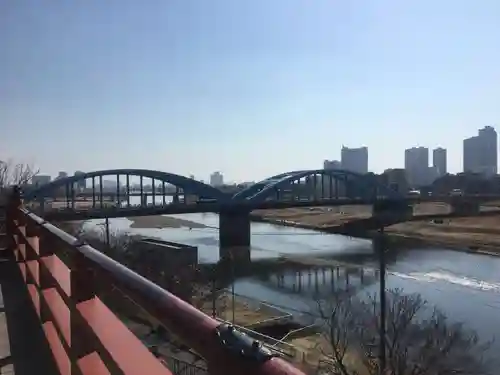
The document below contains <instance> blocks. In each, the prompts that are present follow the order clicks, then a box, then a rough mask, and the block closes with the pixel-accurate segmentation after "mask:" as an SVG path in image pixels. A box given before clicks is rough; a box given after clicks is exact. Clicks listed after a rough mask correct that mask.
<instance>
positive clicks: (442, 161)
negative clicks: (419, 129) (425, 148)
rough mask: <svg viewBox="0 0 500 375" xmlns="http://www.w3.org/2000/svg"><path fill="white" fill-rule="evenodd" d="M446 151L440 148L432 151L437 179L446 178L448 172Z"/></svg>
mask: <svg viewBox="0 0 500 375" xmlns="http://www.w3.org/2000/svg"><path fill="white" fill-rule="evenodd" d="M446 165H447V158H446V149H444V148H442V147H438V148H436V149H434V150H433V151H432V166H433V167H434V169H435V171H436V175H437V177H441V176H444V175H445V174H446V173H448V171H447V167H446Z"/></svg>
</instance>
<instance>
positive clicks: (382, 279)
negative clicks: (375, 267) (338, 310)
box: [378, 227, 387, 375]
mask: <svg viewBox="0 0 500 375" xmlns="http://www.w3.org/2000/svg"><path fill="white" fill-rule="evenodd" d="M384 242H385V238H384V227H381V228H380V229H379V241H378V247H379V249H378V251H379V267H380V274H379V277H380V279H379V286H380V290H379V293H380V332H379V339H380V342H379V345H380V347H379V374H380V375H384V374H385V368H386V356H385V336H386V309H387V306H386V298H385V269H386V263H385V246H384Z"/></svg>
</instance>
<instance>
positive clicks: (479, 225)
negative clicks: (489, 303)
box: [254, 202, 500, 254]
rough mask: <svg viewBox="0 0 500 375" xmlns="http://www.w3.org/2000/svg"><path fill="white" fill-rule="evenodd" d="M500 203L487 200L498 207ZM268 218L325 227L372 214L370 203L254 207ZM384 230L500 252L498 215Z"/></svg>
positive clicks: (428, 206) (441, 208)
mask: <svg viewBox="0 0 500 375" xmlns="http://www.w3.org/2000/svg"><path fill="white" fill-rule="evenodd" d="M495 205H499V206H500V203H498V202H496V203H490V204H489V206H490V207H497V206H495ZM448 212H450V207H449V206H448V205H447V204H444V203H423V204H420V205H417V206H416V207H415V209H414V213H415V214H417V215H418V214H421V215H425V214H439V213H448ZM254 214H255V215H258V216H261V217H262V218H264V219H267V220H283V221H288V222H295V223H297V224H300V225H306V226H308V227H310V228H317V229H323V230H328V229H329V228H333V227H335V226H338V225H341V224H343V223H344V222H347V221H350V220H356V219H362V218H368V217H370V216H371V207H370V206H342V207H335V208H328V207H318V208H293V209H286V210H262V211H254ZM386 232H387V233H389V234H391V235H392V236H394V237H399V238H405V239H413V240H418V241H422V242H426V243H428V244H440V245H445V246H453V247H459V248H465V249H469V250H472V251H481V252H483V253H484V252H486V253H494V254H498V253H500V249H499V248H500V216H498V217H491V216H490V217H469V218H457V219H451V220H445V221H444V222H443V223H442V224H435V223H432V222H430V221H414V222H406V223H401V224H397V225H393V226H391V227H388V228H387V229H386Z"/></svg>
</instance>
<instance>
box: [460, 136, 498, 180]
mask: <svg viewBox="0 0 500 375" xmlns="http://www.w3.org/2000/svg"><path fill="white" fill-rule="evenodd" d="M463 147H464V150H463V155H464V156H463V157H464V160H463V170H464V172H469V173H479V174H482V175H484V176H487V177H490V176H494V175H496V174H497V172H498V160H497V159H498V140H497V132H496V131H495V129H494V128H493V127H491V126H485V127H484V128H482V129H479V131H478V135H476V136H474V137H470V138H467V139H464V143H463Z"/></svg>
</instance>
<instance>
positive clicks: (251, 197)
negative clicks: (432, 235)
mask: <svg viewBox="0 0 500 375" xmlns="http://www.w3.org/2000/svg"><path fill="white" fill-rule="evenodd" d="M314 175H324V176H330V177H332V178H334V179H336V180H341V179H343V178H346V177H347V178H348V177H351V178H353V179H354V180H357V183H358V184H360V185H361V187H363V188H366V189H375V191H377V192H378V194H381V195H386V196H387V197H388V198H391V199H398V200H399V199H404V198H405V197H404V196H403V195H402V194H400V193H398V192H397V191H395V190H392V189H390V188H389V187H387V186H385V185H382V184H381V183H379V182H377V181H368V180H367V179H366V176H365V175H362V174H359V173H355V172H351V171H347V170H342V169H315V170H306V171H297V172H289V173H283V174H281V175H278V176H283V177H281V178H278V179H274V178H269V179H266V180H264V181H262V182H263V183H265V182H266V181H270V182H269V183H267V184H266V185H265V186H264V188H263V189H262V190H259V189H260V188H261V187H262V184H260V183H259V184H260V186H257V187H256V188H254V186H251V187H249V188H248V189H245V190H243V191H242V192H240V193H243V194H241V196H242V197H243V196H244V197H245V198H244V199H246V200H248V201H251V202H252V203H260V202H262V201H264V200H265V199H266V198H267V197H269V196H270V195H272V194H274V192H275V191H276V189H278V188H280V187H285V186H287V185H289V184H290V183H291V182H294V181H297V180H300V179H302V178H304V177H308V176H314ZM252 188H253V189H252Z"/></svg>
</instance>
